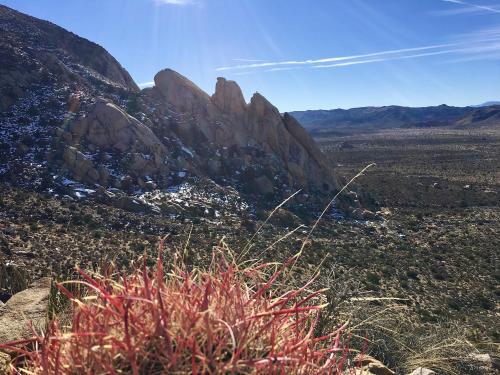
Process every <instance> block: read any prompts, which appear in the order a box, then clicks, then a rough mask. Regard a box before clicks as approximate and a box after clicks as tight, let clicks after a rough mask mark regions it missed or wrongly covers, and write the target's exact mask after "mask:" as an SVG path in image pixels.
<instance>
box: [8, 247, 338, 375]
mask: <svg viewBox="0 0 500 375" xmlns="http://www.w3.org/2000/svg"><path fill="white" fill-rule="evenodd" d="M227 258H228V257H227V256H224V250H223V249H221V248H216V249H215V250H214V255H213V258H212V263H211V266H210V267H209V269H208V270H207V271H201V270H195V271H188V270H187V268H186V267H185V266H183V265H179V264H177V265H174V266H173V267H172V270H171V271H170V272H168V273H167V272H165V271H164V266H163V263H162V261H161V260H160V257H159V259H158V261H157V263H156V266H155V267H154V268H153V269H152V270H150V269H148V268H147V267H146V264H145V262H144V265H142V266H140V267H138V269H136V270H135V271H134V272H131V273H130V274H127V275H121V276H116V277H106V276H95V275H93V276H90V275H89V274H87V273H85V272H83V271H80V273H81V276H82V277H83V281H79V282H78V283H80V285H83V286H84V287H85V289H86V292H85V297H82V298H77V297H75V296H74V295H73V294H71V293H70V292H69V291H68V290H67V289H66V288H64V287H63V286H62V285H59V288H60V290H61V292H63V293H64V294H66V295H67V296H68V297H69V298H71V300H72V301H73V309H72V321H71V327H70V328H66V329H65V328H63V327H61V324H60V323H58V322H57V321H53V322H52V323H51V324H50V325H49V327H48V330H47V332H46V333H45V334H44V335H42V336H37V337H34V338H33V339H32V340H30V342H29V344H31V345H29V346H30V347H31V349H30V350H28V349H26V348H27V346H23V348H24V349H19V347H20V345H21V344H22V345H25V344H27V342H26V341H25V342H18V343H17V345H16V343H12V344H11V346H10V347H11V349H12V348H13V347H17V351H18V352H19V353H20V357H19V358H18V363H23V365H22V367H23V368H24V369H25V370H27V371H28V373H33V374H103V373H105V374H123V373H130V374H134V375H135V374H163V373H172V374H190V373H192V374H226V373H227V374H248V373H253V374H255V373H259V374H340V373H343V372H344V366H345V362H346V357H347V355H346V354H347V349H346V348H344V347H342V345H341V333H342V332H343V330H344V327H340V328H339V329H337V330H336V331H334V332H332V333H331V334H329V335H326V336H322V337H316V336H315V334H314V328H315V324H316V322H317V321H318V318H319V312H320V310H321V309H322V307H323V306H322V305H320V304H319V302H318V300H319V296H320V294H321V292H322V291H315V292H310V291H308V288H309V286H310V284H311V283H312V281H313V280H311V281H310V282H308V283H307V284H306V285H304V286H303V287H302V288H299V289H293V290H289V291H287V292H284V293H283V290H282V289H281V291H280V288H279V287H277V285H276V283H277V280H278V278H280V277H282V276H283V271H285V270H287V269H289V268H290V265H291V264H292V263H294V262H295V260H296V257H292V258H290V259H289V260H288V261H287V262H285V264H283V265H281V266H276V264H254V265H252V266H246V267H242V266H239V265H238V264H236V262H234V261H228V259H227ZM176 263H178V262H176ZM21 358H22V359H23V360H22V361H20V359H21ZM14 371H18V370H14Z"/></svg>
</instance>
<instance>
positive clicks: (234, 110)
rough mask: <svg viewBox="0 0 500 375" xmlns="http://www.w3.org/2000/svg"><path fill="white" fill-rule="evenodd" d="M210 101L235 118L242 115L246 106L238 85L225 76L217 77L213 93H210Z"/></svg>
mask: <svg viewBox="0 0 500 375" xmlns="http://www.w3.org/2000/svg"><path fill="white" fill-rule="evenodd" d="M212 102H213V103H214V104H215V105H216V106H217V107H218V108H219V109H220V110H221V111H222V112H223V113H226V114H228V115H232V116H234V117H236V118H238V117H240V116H242V115H243V114H244V113H245V111H246V108H247V104H246V102H245V98H244V97H243V93H242V92H241V89H240V87H239V86H238V84H237V83H236V82H234V81H227V80H226V79H225V78H222V77H219V78H217V85H216V86H215V94H214V95H212Z"/></svg>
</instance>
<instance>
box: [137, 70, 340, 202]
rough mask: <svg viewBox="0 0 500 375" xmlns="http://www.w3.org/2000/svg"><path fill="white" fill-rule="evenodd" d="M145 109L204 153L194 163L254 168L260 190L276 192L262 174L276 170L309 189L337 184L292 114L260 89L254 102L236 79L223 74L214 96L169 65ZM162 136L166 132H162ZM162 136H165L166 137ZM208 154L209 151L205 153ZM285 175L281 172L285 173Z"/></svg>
mask: <svg viewBox="0 0 500 375" xmlns="http://www.w3.org/2000/svg"><path fill="white" fill-rule="evenodd" d="M141 99H142V102H143V106H144V107H146V108H152V110H150V111H148V110H147V109H146V110H145V111H144V112H145V114H146V116H147V117H148V119H149V120H151V123H152V124H153V125H154V128H155V129H163V130H165V129H170V130H171V132H172V133H174V134H175V135H176V136H177V137H178V139H179V143H182V144H183V145H185V146H187V147H188V148H189V149H191V150H193V151H194V153H195V155H199V156H202V159H197V158H196V157H194V159H195V160H190V161H189V165H190V167H191V168H193V166H194V165H195V166H196V169H197V170H199V171H209V172H211V174H212V175H213V174H215V175H218V176H220V175H227V174H229V175H230V176H231V175H233V177H234V174H235V172H236V171H238V173H241V175H244V174H245V171H247V170H249V169H250V168H251V169H252V170H253V172H252V179H257V178H260V179H259V180H258V181H257V182H256V183H255V182H254V183H253V186H256V187H262V189H260V188H257V189H256V193H258V194H262V193H263V192H264V194H265V193H269V192H271V189H270V188H269V184H268V183H267V181H266V183H265V186H263V185H264V184H263V183H262V182H263V181H265V179H264V178H261V176H262V175H263V174H265V173H267V174H268V175H272V176H276V178H275V181H271V183H272V184H273V186H274V187H275V188H278V187H281V186H282V185H283V184H285V185H288V186H294V187H299V188H303V189H306V190H309V189H313V190H320V191H325V192H326V191H329V190H333V189H336V188H338V185H339V184H338V181H337V180H336V178H335V176H334V174H333V171H332V169H331V167H330V165H329V163H328V161H327V160H326V158H325V156H324V155H323V153H322V152H321V151H320V150H319V148H318V146H317V145H316V144H315V142H314V141H313V140H312V138H311V137H310V136H309V135H308V134H307V132H306V131H305V130H304V129H303V128H302V127H301V126H300V124H299V123H298V122H297V121H296V120H295V119H293V117H291V116H290V115H288V114H285V115H284V116H282V115H281V114H280V112H279V110H278V109H277V108H276V107H275V106H273V105H272V104H271V103H270V102H269V101H268V100H267V99H266V98H265V97H263V96H262V95H261V94H259V93H256V94H254V95H253V97H252V98H251V100H250V103H249V104H246V103H245V99H244V97H243V94H242V92H241V89H240V88H239V86H238V85H237V83H236V82H234V81H228V80H226V79H224V78H218V80H217V84H216V89H215V93H214V94H213V95H212V97H210V96H209V95H208V94H206V93H205V92H203V91H202V90H201V89H200V88H199V87H197V86H196V85H195V84H194V83H193V82H191V81H189V80H188V79H187V78H185V77H183V76H182V75H180V74H179V73H177V72H174V71H172V70H170V69H165V70H162V71H161V72H159V73H158V74H157V75H156V76H155V86H154V87H153V88H152V89H147V90H143V92H142V95H141ZM160 138H161V137H160ZM161 139H163V138H161ZM204 156H206V157H204ZM281 175H282V176H281Z"/></svg>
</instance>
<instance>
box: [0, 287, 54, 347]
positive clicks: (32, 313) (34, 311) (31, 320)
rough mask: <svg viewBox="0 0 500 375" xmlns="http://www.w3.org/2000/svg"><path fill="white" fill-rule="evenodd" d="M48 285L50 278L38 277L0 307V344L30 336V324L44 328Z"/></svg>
mask: <svg viewBox="0 0 500 375" xmlns="http://www.w3.org/2000/svg"><path fill="white" fill-rule="evenodd" d="M50 285H51V279H50V278H43V279H40V280H38V281H36V282H34V283H33V284H31V285H30V287H29V288H28V289H26V290H23V291H22V292H19V293H17V294H14V295H13V296H12V298H10V299H9V300H8V301H7V303H6V304H5V305H4V306H2V307H0V344H5V343H7V342H11V341H16V340H22V339H25V338H28V337H31V336H32V331H31V330H30V325H32V326H33V328H34V329H36V330H40V329H44V328H45V327H44V326H45V324H46V319H47V306H48V302H49V295H50Z"/></svg>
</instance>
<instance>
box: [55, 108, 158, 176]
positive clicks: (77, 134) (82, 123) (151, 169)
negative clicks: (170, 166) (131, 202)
mask: <svg viewBox="0 0 500 375" xmlns="http://www.w3.org/2000/svg"><path fill="white" fill-rule="evenodd" d="M68 130H69V132H70V134H71V143H72V144H73V145H79V146H81V145H82V144H85V145H92V147H93V148H94V150H99V151H100V152H111V153H120V154H127V153H128V154H130V158H129V159H127V162H126V163H125V162H123V163H122V164H123V166H124V169H125V170H127V171H128V172H129V173H130V174H132V175H134V176H144V175H148V174H152V173H157V172H160V171H166V164H165V157H166V155H167V149H166V147H165V146H164V145H163V144H162V142H161V141H160V140H159V139H158V138H157V137H156V135H155V134H154V133H153V132H152V130H151V129H150V128H148V127H147V126H145V125H144V124H142V123H141V122H140V121H139V120H137V119H136V118H134V117H132V116H130V115H128V114H127V113H125V112H124V111H123V110H121V109H120V108H119V107H117V106H116V105H114V104H112V103H110V102H108V101H105V100H98V101H97V103H96V104H95V105H94V106H93V107H92V108H91V109H90V112H89V113H88V114H87V116H85V117H82V118H80V119H78V120H77V121H75V122H74V123H73V124H71V126H70V127H69V129H68ZM63 134H66V132H63ZM118 157H119V156H118ZM116 158H117V156H116V155H115V161H117V162H119V160H116ZM63 159H64V162H65V163H66V166H67V167H68V168H69V169H70V170H71V171H72V172H73V173H74V176H75V178H76V179H78V180H83V181H85V182H90V183H96V182H100V183H101V184H102V185H107V182H108V181H107V180H108V178H109V171H108V170H107V169H106V168H105V167H104V166H103V165H101V166H100V168H99V169H98V168H96V166H95V165H94V163H93V161H92V159H90V158H89V157H86V156H85V155H84V154H83V153H82V152H80V151H78V150H77V149H76V148H75V147H73V146H69V147H67V148H66V149H65V152H64V157H63ZM101 161H103V160H101ZM104 161H105V160H104Z"/></svg>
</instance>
